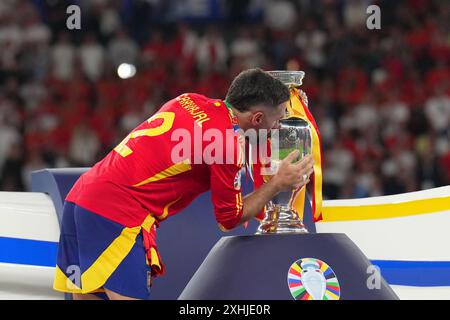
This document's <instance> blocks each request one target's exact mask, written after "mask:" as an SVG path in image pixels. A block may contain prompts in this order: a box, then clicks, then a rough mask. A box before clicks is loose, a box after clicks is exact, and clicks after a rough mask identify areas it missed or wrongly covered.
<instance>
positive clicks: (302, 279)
mask: <svg viewBox="0 0 450 320" xmlns="http://www.w3.org/2000/svg"><path fill="white" fill-rule="evenodd" d="M287 281H288V286H289V290H290V292H291V294H292V297H293V298H294V299H295V300H339V297H340V295H341V289H340V286H339V281H338V279H337V277H336V274H335V273H334V271H333V269H331V267H330V266H329V265H327V264H326V263H325V262H323V261H321V260H319V259H315V258H303V259H299V260H297V261H295V262H294V263H293V264H292V265H291V267H290V268H289V272H288V277H287Z"/></svg>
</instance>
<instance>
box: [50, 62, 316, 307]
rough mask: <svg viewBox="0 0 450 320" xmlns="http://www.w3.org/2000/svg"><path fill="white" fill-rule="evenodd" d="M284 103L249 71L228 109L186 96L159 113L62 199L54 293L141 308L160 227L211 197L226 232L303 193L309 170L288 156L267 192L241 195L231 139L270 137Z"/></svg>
mask: <svg viewBox="0 0 450 320" xmlns="http://www.w3.org/2000/svg"><path fill="white" fill-rule="evenodd" d="M288 101H289V90H288V88H287V87H286V86H285V85H284V84H283V83H282V82H281V81H279V80H278V79H275V78H274V77H272V76H271V75H270V74H268V73H266V72H264V71H262V70H261V69H250V70H246V71H243V72H242V73H240V74H239V75H238V76H237V77H236V78H235V79H234V80H233V82H232V84H231V86H230V88H229V90H228V93H227V96H226V99H225V100H220V99H211V98H208V97H205V96H203V95H200V94H195V93H186V94H182V95H181V96H179V97H177V98H175V99H173V100H170V101H168V102H167V103H166V104H164V105H163V106H162V107H161V109H160V110H159V111H158V112H157V113H156V114H154V115H153V116H152V117H150V118H149V119H148V120H147V121H144V122H143V123H142V124H140V125H139V126H138V127H137V128H135V129H134V130H133V131H132V132H131V133H130V134H129V135H128V136H127V137H126V138H125V139H124V140H123V141H122V142H121V143H120V144H119V145H118V146H116V147H115V148H114V149H113V150H112V151H111V152H110V153H109V154H108V155H107V156H106V157H105V158H104V159H102V160H101V161H99V162H98V163H97V164H95V165H94V166H93V167H92V168H91V169H90V170H89V171H87V172H86V173H84V174H83V175H82V176H81V177H80V178H79V179H78V181H77V182H76V183H75V185H74V186H73V188H72V189H71V191H70V192H69V193H68V195H67V197H66V199H65V203H64V212H63V218H62V227H61V236H60V242H59V250H58V257H57V266H56V273H55V279H54V289H55V290H58V291H62V292H70V293H72V294H73V297H74V299H95V298H97V299H98V298H99V297H100V296H101V295H103V297H105V296H104V295H105V294H106V297H107V298H109V299H148V298H149V287H150V286H151V281H152V278H153V277H155V276H158V275H161V274H162V273H164V266H163V263H162V260H161V257H160V255H159V253H158V249H157V246H156V227H158V226H159V224H160V223H161V222H162V221H163V220H165V219H167V218H169V217H170V216H172V215H174V214H176V213H178V212H180V211H181V210H182V209H183V208H185V207H186V206H188V205H189V204H190V203H191V202H192V201H193V200H194V199H195V198H196V197H197V196H198V195H199V194H201V193H203V192H205V191H208V190H210V191H211V198H212V202H213V204H214V213H215V218H216V220H217V222H218V225H219V227H220V228H221V229H223V230H229V229H232V228H234V227H236V226H238V225H240V224H242V223H245V222H246V221H248V220H250V219H252V218H254V217H256V216H257V215H259V214H260V213H261V212H262V210H263V209H264V206H265V205H266V203H267V202H268V201H269V200H270V199H272V198H273V197H274V195H276V194H277V193H278V192H280V191H283V190H288V189H290V188H299V187H302V186H304V185H305V184H307V183H308V182H309V176H310V174H311V173H312V171H313V161H312V159H311V158H310V157H306V158H304V159H302V160H301V161H298V162H294V159H296V157H298V155H299V154H298V152H293V153H291V154H290V155H289V156H288V157H286V158H285V159H284V160H283V161H282V162H281V164H280V165H279V168H278V171H277V173H276V174H275V175H273V176H272V178H271V179H270V180H269V181H268V182H267V183H265V184H263V185H262V186H261V187H259V188H257V189H256V190H255V191H253V192H252V193H250V194H248V195H247V196H246V197H242V194H241V185H240V181H239V180H240V172H241V168H242V166H243V163H244V161H243V158H244V151H243V143H242V139H240V138H239V134H238V133H237V132H239V131H240V130H239V129H242V130H243V131H245V130H249V129H254V130H256V131H262V130H270V129H271V128H274V127H276V126H277V124H278V120H280V119H281V118H283V117H284V116H285V111H286V107H287V105H286V104H287V103H288ZM199 132H201V133H202V134H203V136H202V135H200V139H199V138H198V137H199V134H198V133H199ZM230 132H231V134H230ZM207 135H209V138H206V136H207ZM212 136H214V139H212V138H211V137H212ZM202 137H203V138H202ZM211 140H214V146H215V147H212V146H211ZM230 146H231V147H230ZM213 149H214V150H213ZM230 150H231V155H230ZM230 159H231V160H230Z"/></svg>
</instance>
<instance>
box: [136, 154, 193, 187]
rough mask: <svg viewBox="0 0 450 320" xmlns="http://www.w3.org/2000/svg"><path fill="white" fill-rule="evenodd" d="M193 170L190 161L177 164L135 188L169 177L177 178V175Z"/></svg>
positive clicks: (137, 184)
mask: <svg viewBox="0 0 450 320" xmlns="http://www.w3.org/2000/svg"><path fill="white" fill-rule="evenodd" d="M191 169H192V167H191V164H190V161H189V159H186V160H184V161H182V162H179V163H175V164H174V165H172V166H170V167H169V168H167V169H165V170H163V171H160V172H158V173H157V174H155V175H154V176H152V177H150V178H148V179H145V180H144V181H141V182H139V183H136V184H135V185H133V187H140V186H143V185H145V184H147V183H150V182H154V181H158V180H162V179H164V178H168V177H172V176H175V175H177V174H180V173H183V172H186V171H189V170H191Z"/></svg>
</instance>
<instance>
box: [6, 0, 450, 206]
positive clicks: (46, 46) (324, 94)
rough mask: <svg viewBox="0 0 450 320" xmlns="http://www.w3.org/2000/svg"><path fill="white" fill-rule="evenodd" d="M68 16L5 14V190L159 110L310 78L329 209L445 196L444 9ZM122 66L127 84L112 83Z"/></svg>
mask: <svg viewBox="0 0 450 320" xmlns="http://www.w3.org/2000/svg"><path fill="white" fill-rule="evenodd" d="M75 3H76V4H79V5H80V7H81V30H69V29H67V27H66V19H67V17H68V16H69V14H67V13H66V9H67V7H68V6H69V5H70V4H72V2H71V1H57V0H48V1H44V0H42V1H38V0H35V1H31V0H30V1H15V0H4V1H1V2H0V190H11V191H12V190H17V191H21V190H30V183H31V177H30V172H31V171H33V170H37V169H41V168H46V167H68V166H91V165H92V164H94V163H95V162H96V161H98V160H99V159H101V158H102V157H103V156H104V155H105V154H106V153H107V152H109V151H110V150H111V148H113V147H114V146H115V145H116V144H117V143H119V142H120V141H121V140H122V139H123V138H124V136H126V134H127V133H128V132H129V131H130V130H132V129H133V128H134V127H135V126H136V125H137V124H139V123H140V122H142V121H143V120H145V119H147V118H148V117H150V116H151V115H152V113H154V112H155V111H156V110H157V109H158V108H159V107H160V106H161V105H162V104H163V103H164V102H165V101H167V100H169V99H171V98H174V97H175V96H177V95H179V94H181V93H183V92H198V93H202V94H205V95H207V96H210V97H213V98H223V97H224V96H225V93H226V91H227V89H228V85H229V84H230V81H231V80H232V79H233V77H234V76H235V75H236V74H237V73H239V72H240V71H241V70H243V69H246V68H252V67H261V68H263V69H265V70H279V69H289V70H303V71H305V72H306V76H305V79H304V85H303V86H302V89H303V90H304V91H305V92H306V94H307V95H308V100H309V106H310V109H311V112H312V114H313V115H314V116H315V118H316V121H317V123H318V125H319V128H320V132H321V135H322V140H323V157H324V159H323V166H324V190H323V191H324V197H325V198H328V199H337V198H353V197H366V196H377V195H383V194H395V193H401V192H410V191H416V190H422V189H427V188H432V187H437V186H442V185H447V184H450V33H449V29H450V28H449V27H450V25H449V24H450V2H449V1H439V0H434V1H428V0H407V1H406V0H405V1H389V0H385V1H360V0H341V1H339V0H336V1H334V0H324V1H314V0H290V1H288V0H279V1H268V0H229V1H225V0H223V1H220V0H209V1H208V0H184V1H176V0H172V1H167V0H166V1H163V0H151V1H141V0H135V1H131V0H117V1H114V0H101V1H99V0H90V1H87V0H86V1H82V0H80V1H76V2H75ZM373 3H374V4H377V5H379V6H380V8H381V29H376V30H369V29H368V28H367V27H366V19H367V17H368V14H367V13H366V8H367V6H368V5H370V4H373ZM208 10H209V11H208ZM205 12H206V14H205ZM123 63H128V64H132V65H134V66H136V75H135V76H134V77H131V78H128V79H122V78H120V77H119V76H118V75H117V68H118V66H119V65H121V64H123Z"/></svg>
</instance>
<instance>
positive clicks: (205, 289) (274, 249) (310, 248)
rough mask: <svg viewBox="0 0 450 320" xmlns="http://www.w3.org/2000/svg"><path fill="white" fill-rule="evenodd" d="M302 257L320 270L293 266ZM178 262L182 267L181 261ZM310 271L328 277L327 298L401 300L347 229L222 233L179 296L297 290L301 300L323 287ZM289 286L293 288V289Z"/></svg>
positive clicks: (278, 296)
mask: <svg viewBox="0 0 450 320" xmlns="http://www.w3.org/2000/svg"><path fill="white" fill-rule="evenodd" d="M374 241H376V239H374ZM306 258H314V259H318V261H317V260H308V259H306ZM299 259H303V260H301V261H299V264H301V263H302V262H305V261H310V263H309V265H311V264H312V265H314V264H316V265H317V264H318V265H319V269H320V270H321V271H316V270H313V269H314V267H312V268H313V269H309V268H311V266H309V267H308V266H307V265H308V264H307V263H304V264H303V265H304V268H303V269H302V268H301V267H300V268H298V266H297V267H295V268H294V269H290V268H291V266H292V264H293V263H295V262H296V261H298V260H299ZM311 261H312V262H311ZM321 262H324V264H322V263H321ZM328 266H329V268H328ZM179 267H180V268H182V267H183V264H182V262H181V263H180V265H179ZM302 270H303V273H301V271H302ZM290 271H291V272H290ZM297 272H298V274H299V275H300V276H299V277H298V279H297V275H296V274H297ZM307 272H318V273H320V274H321V276H322V275H323V277H324V278H326V279H325V280H327V282H326V283H327V287H326V290H327V291H326V292H328V294H326V296H327V298H328V299H330V298H331V299H336V298H339V299H340V300H348V299H380V300H391V299H398V297H397V296H396V294H395V293H394V291H393V290H392V289H391V288H390V287H389V285H388V284H387V283H386V281H385V280H384V279H383V278H382V277H381V275H380V274H379V273H378V272H377V269H375V268H374V267H372V266H371V263H370V261H369V260H368V259H367V258H366V256H365V255H364V254H363V253H362V252H361V250H360V249H359V248H358V247H357V246H356V245H355V244H354V243H353V242H352V241H351V240H350V239H349V238H348V237H347V236H346V235H345V234H339V233H322V234H320V233H315V234H314V233H310V234H272V235H252V236H232V237H223V238H222V239H220V240H219V242H217V244H216V245H215V246H214V247H213V248H212V249H211V251H210V252H209V254H208V256H207V257H206V259H205V260H204V261H203V263H202V265H201V266H200V268H199V269H198V270H197V272H196V273H195V274H194V276H193V277H192V279H191V280H190V281H189V283H188V284H187V286H186V287H185V289H184V290H183V292H182V293H181V295H180V296H179V299H183V300H184V299H187V300H222V299H226V300H235V299H242V300H266V299H270V300H293V299H294V296H295V295H296V299H299V300H300V299H301V298H303V299H308V297H309V299H311V298H312V297H313V296H314V295H315V296H316V297H317V296H318V294H317V292H318V291H317V290H319V292H322V291H320V285H319V289H317V288H318V287H317V285H314V283H313V285H311V277H309V276H306V273H307ZM288 273H290V279H291V280H290V282H289V283H290V285H289V284H288ZM311 275H312V274H310V276H311ZM314 276H316V278H315V280H314V279H313V282H314V281H316V283H317V275H314ZM334 276H335V278H334V280H333V279H332V278H333V277H334ZM313 278H314V277H313ZM308 279H309V280H308ZM335 279H337V282H338V288H337V289H336V281H335ZM328 280H329V281H328ZM321 283H323V282H321ZM290 287H291V289H290ZM307 289H308V290H307ZM328 289H329V290H330V291H331V293H329V291H328ZM291 291H295V292H293V293H292V294H291ZM299 292H301V293H299ZM304 292H305V293H304ZM314 292H315V293H314ZM336 293H337V294H336ZM319 296H322V295H321V293H319Z"/></svg>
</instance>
